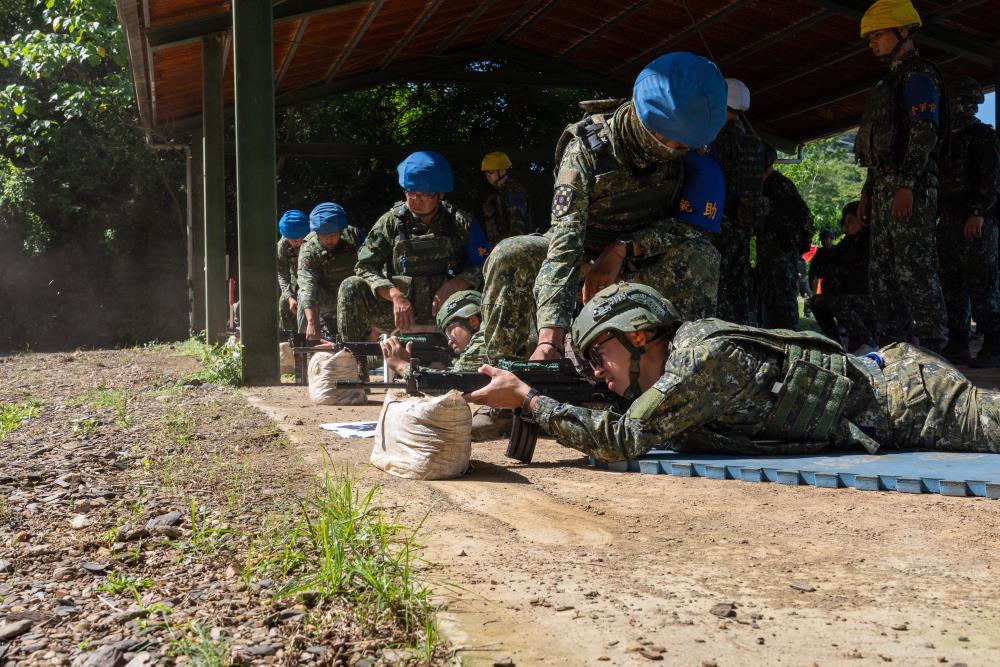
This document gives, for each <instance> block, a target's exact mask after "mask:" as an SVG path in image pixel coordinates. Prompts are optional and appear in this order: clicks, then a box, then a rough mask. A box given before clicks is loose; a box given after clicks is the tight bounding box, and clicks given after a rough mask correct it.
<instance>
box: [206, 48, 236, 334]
mask: <svg viewBox="0 0 1000 667" xmlns="http://www.w3.org/2000/svg"><path fill="white" fill-rule="evenodd" d="M201 48H202V74H201V81H202V85H201V95H202V97H201V118H202V134H203V137H204V139H203V141H202V163H201V164H202V167H201V168H202V179H203V180H202V197H203V198H204V200H205V341H206V342H208V343H218V342H219V339H220V338H221V337H222V333H223V332H224V331H225V330H226V321H227V320H228V319H229V287H228V286H227V285H226V143H225V134H224V132H225V115H224V113H225V112H224V110H223V107H222V75H223V73H222V62H223V60H222V59H223V55H224V54H223V52H222V37H221V36H219V35H212V36H209V37H205V38H204V39H203V40H202V42H201Z"/></svg>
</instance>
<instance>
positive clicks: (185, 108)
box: [118, 0, 1000, 142]
mask: <svg viewBox="0 0 1000 667" xmlns="http://www.w3.org/2000/svg"><path fill="white" fill-rule="evenodd" d="M915 4H916V6H917V8H918V9H919V10H920V12H921V15H922V16H923V17H924V19H925V23H926V25H925V27H924V29H923V30H922V31H921V35H920V37H919V38H918V44H919V45H920V49H921V52H922V53H924V54H925V55H927V56H929V57H930V58H932V59H933V60H934V61H935V62H937V63H938V64H939V65H940V66H941V68H942V70H943V71H944V73H945V74H946V75H952V74H958V73H962V74H968V75H971V76H974V77H976V78H977V79H979V80H980V81H981V82H983V83H984V84H989V85H992V83H993V81H991V80H990V77H993V76H994V75H995V74H994V72H995V70H994V65H996V66H997V67H1000V46H998V41H1000V40H998V28H997V26H998V25H1000V2H990V1H987V0H954V1H952V2H944V1H933V0H926V1H923V2H920V1H918V2H917V3H915ZM867 5H868V3H867V2H865V1H864V0H780V1H775V0H770V1H768V0H700V1H698V2H695V1H694V0H591V1H590V2H587V3H582V2H579V0H275V1H274V14H275V23H274V44H273V47H274V69H275V82H276V87H275V90H276V95H277V102H278V103H279V104H288V103H296V102H301V101H305V100H309V99H317V98H320V97H322V96H324V95H328V94H333V93H335V92H339V91H343V90H349V89H352V88H360V87H365V86H370V85H373V84H375V83H377V82H379V81H385V80H393V79H408V78H419V77H427V78H432V79H434V80H447V79H448V78H449V77H456V78H461V77H467V78H472V77H474V76H475V74H473V73H466V74H461V75H460V74H456V71H460V70H461V69H462V68H463V67H464V65H466V64H467V63H468V62H470V61H481V60H488V59H490V58H499V59H505V60H509V61H514V62H517V63H519V64H521V65H523V66H525V67H527V68H532V69H536V70H537V71H538V72H539V75H538V77H537V80H539V81H542V82H546V83H551V84H553V85H556V84H565V85H581V84H583V85H588V86H592V87H604V88H606V89H608V90H609V92H617V93H621V92H627V91H628V89H629V84H630V82H631V80H632V79H633V77H634V76H635V74H636V73H637V72H638V71H639V69H641V68H642V66H644V65H645V64H646V63H647V62H648V61H649V60H651V59H652V58H653V57H655V56H656V55H658V54H660V53H663V52H666V51H671V50H689V51H694V52H696V53H701V54H703V55H707V56H709V57H712V58H713V59H714V60H716V62H718V63H719V65H720V67H721V68H722V70H723V73H724V74H725V75H726V76H734V77H737V78H739V79H742V80H743V81H744V82H746V83H747V85H748V86H749V87H750V90H751V92H752V100H753V101H752V105H751V109H750V114H749V115H750V119H751V121H752V122H753V123H754V125H755V127H757V128H758V129H759V130H761V131H763V132H766V133H768V134H771V135H773V136H776V137H781V138H783V139H785V140H787V141H789V142H801V141H804V140H808V139H812V138H816V137H820V136H824V135H828V134H831V133H833V132H836V131H840V130H843V129H846V128H849V127H851V126H853V125H855V124H856V123H857V119H858V117H859V116H860V113H861V107H862V104H863V96H864V92H865V91H866V90H867V89H868V88H869V87H870V86H871V84H872V82H873V81H874V80H875V78H876V77H877V76H878V74H879V71H880V65H879V64H878V63H877V62H876V61H875V60H874V58H873V57H872V56H871V55H870V53H869V52H868V50H867V48H866V46H865V44H864V43H863V42H862V41H861V40H860V39H859V38H858V16H860V14H861V13H862V12H863V11H864V9H865V7H867ZM230 9H231V4H230V2H222V1H219V0H118V10H119V16H120V17H121V20H122V25H123V26H124V28H125V31H126V36H127V39H128V43H129V53H130V58H131V64H132V70H133V75H134V78H135V83H136V95H137V98H138V101H139V108H140V113H141V116H142V120H143V122H144V124H145V125H146V126H147V127H148V128H149V129H150V130H151V131H153V132H156V133H158V134H161V135H170V134H171V133H173V132H175V131H177V130H179V129H182V128H184V127H193V126H195V125H196V124H197V120H198V118H199V115H200V113H201V40H202V38H203V37H205V36H209V35H216V34H226V35H228V31H229V29H230V24H231V16H230ZM227 44H228V47H227V49H228V51H229V53H230V55H229V56H228V58H227V61H228V62H227V74H226V77H227V82H228V83H227V89H226V91H225V99H226V102H227V104H230V103H231V102H232V92H233V90H232V57H231V48H232V46H231V41H229V40H227Z"/></svg>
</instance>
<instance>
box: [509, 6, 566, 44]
mask: <svg viewBox="0 0 1000 667" xmlns="http://www.w3.org/2000/svg"><path fill="white" fill-rule="evenodd" d="M559 2H560V0H550V2H549V4H547V5H546V6H544V7H542V8H541V9H540V10H539V11H538V13H537V14H535V15H534V16H532V17H531V18H530V19H528V20H527V21H525V22H524V23H522V24H521V25H519V26H517V30H515V31H514V32H512V33H510V36H508V37H507V41H508V42H512V41H514V40H515V39H517V36H518V35H520V34H521V33H522V32H524V31H525V30H528V29H529V28H531V26H533V25H535V23H536V22H537V21H540V20H541V19H543V18H545V16H546V15H547V14H548V13H549V12H551V11H552V10H553V9H555V8H556V5H558V4H559Z"/></svg>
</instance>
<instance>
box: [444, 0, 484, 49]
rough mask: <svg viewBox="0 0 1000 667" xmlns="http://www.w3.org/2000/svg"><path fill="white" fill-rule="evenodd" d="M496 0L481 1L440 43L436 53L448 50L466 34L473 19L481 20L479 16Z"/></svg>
mask: <svg viewBox="0 0 1000 667" xmlns="http://www.w3.org/2000/svg"><path fill="white" fill-rule="evenodd" d="M495 2H496V0H483V1H482V2H480V3H479V6H478V7H476V9H475V10H473V11H471V12H469V15H468V16H466V17H465V19H463V20H462V22H461V23H460V24H459V25H458V27H457V28H455V29H454V30H452V32H451V34H450V35H448V36H447V37H446V38H445V39H444V41H443V42H441V43H440V44H438V46H437V48H436V49H434V55H436V56H439V55H441V54H442V53H444V52H445V51H447V50H448V47H449V46H451V45H452V44H454V43H455V40H456V39H458V38H459V37H461V36H462V35H464V34H465V31H466V29H468V27H469V25H470V24H471V23H472V22H473V21H477V20H479V17H480V16H482V15H483V12H485V11H486V10H487V9H489V8H490V5H492V4H494V3H495Z"/></svg>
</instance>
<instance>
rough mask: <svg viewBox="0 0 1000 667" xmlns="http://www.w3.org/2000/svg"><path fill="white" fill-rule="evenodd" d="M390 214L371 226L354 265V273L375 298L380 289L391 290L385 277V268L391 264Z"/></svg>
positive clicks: (390, 283) (391, 285)
mask: <svg viewBox="0 0 1000 667" xmlns="http://www.w3.org/2000/svg"><path fill="white" fill-rule="evenodd" d="M391 220H392V213H391V212H389V213H386V214H385V215H383V216H382V217H381V218H379V219H378V221H377V222H376V223H375V224H374V225H373V226H372V230H371V231H370V232H368V238H366V239H365V242H364V243H363V244H362V245H361V248H360V249H359V250H358V262H357V264H355V265H354V273H355V274H356V275H357V276H359V277H361V278H364V280H365V282H367V283H368V285H369V286H370V287H371V290H372V293H373V294H374V295H375V296H378V295H379V290H380V289H391V288H392V287H393V284H392V281H391V280H389V277H388V276H386V275H385V267H386V266H387V265H389V264H391V263H392V240H391V239H390V238H389V225H390V222H391Z"/></svg>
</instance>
